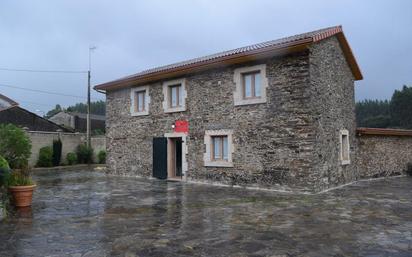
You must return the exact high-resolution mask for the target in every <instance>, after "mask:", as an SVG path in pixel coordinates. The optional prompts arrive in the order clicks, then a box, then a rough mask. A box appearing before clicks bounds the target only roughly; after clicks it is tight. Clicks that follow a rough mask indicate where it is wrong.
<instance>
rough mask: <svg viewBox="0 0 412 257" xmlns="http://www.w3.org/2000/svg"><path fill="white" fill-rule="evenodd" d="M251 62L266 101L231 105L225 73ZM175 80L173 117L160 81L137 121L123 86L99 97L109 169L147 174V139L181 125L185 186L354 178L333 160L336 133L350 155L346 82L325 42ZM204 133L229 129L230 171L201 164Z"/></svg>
mask: <svg viewBox="0 0 412 257" xmlns="http://www.w3.org/2000/svg"><path fill="white" fill-rule="evenodd" d="M260 64H265V65H266V76H267V79H268V87H267V89H266V90H267V91H266V98H267V99H266V103H259V104H251V105H240V106H235V104H234V95H233V94H234V91H235V90H236V85H235V81H234V72H235V70H236V69H237V68H242V67H247V66H251V65H260ZM184 78H185V83H186V93H187V98H186V111H183V112H175V113H165V112H164V110H163V105H162V102H163V100H164V97H163V88H162V82H164V81H160V82H156V83H151V84H149V94H150V106H149V115H147V116H132V115H131V114H130V102H131V100H130V90H131V89H130V88H123V89H118V90H110V91H107V110H106V111H107V128H106V129H107V150H108V155H107V157H108V158H107V163H108V165H109V169H108V170H109V172H111V173H113V174H121V175H137V176H145V177H150V176H151V174H152V161H153V158H152V139H153V137H162V136H164V134H165V133H170V132H172V131H173V129H172V125H173V124H174V123H175V121H176V120H187V121H189V133H188V136H187V142H186V144H187V156H186V159H187V162H188V172H187V180H189V181H206V182H218V183H223V184H228V185H242V186H251V187H263V188H271V189H281V190H296V191H320V190H322V189H325V188H328V187H331V186H336V185H339V184H343V183H346V182H349V181H351V180H354V179H356V178H357V173H356V169H355V165H354V164H353V163H351V164H349V165H345V166H342V165H341V163H340V162H339V154H338V153H339V149H340V145H339V131H340V130H341V129H347V130H348V131H349V132H350V133H349V134H350V135H349V138H350V142H351V159H353V158H354V156H353V153H354V152H355V151H356V147H355V145H356V144H355V133H354V131H355V118H354V78H353V75H352V74H351V72H350V69H349V67H348V66H347V64H346V61H345V57H344V56H343V53H342V50H341V48H340V46H339V43H338V40H337V39H336V38H335V37H331V38H329V39H327V40H324V41H321V42H319V43H316V44H313V45H312V46H311V47H310V48H309V49H307V50H305V51H301V52H299V53H294V54H289V55H285V56H278V57H272V58H268V59H265V60H262V61H259V62H250V63H244V64H241V65H240V64H237V65H232V66H226V67H223V68H219V69H212V70H208V71H205V72H199V73H194V74H191V75H187V76H185V77H184ZM171 79H176V78H171ZM136 86H143V85H136ZM206 130H231V131H233V135H232V137H233V142H232V143H233V145H234V151H233V153H232V159H233V167H206V166H205V165H204V153H205V144H204V136H205V131H206Z"/></svg>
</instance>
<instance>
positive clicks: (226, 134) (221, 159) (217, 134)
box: [204, 130, 234, 167]
mask: <svg viewBox="0 0 412 257" xmlns="http://www.w3.org/2000/svg"><path fill="white" fill-rule="evenodd" d="M205 148H206V149H205V155H204V164H205V166H215V167H233V163H232V152H233V151H234V147H233V144H232V130H206V132H205Z"/></svg>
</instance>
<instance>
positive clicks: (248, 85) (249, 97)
mask: <svg viewBox="0 0 412 257" xmlns="http://www.w3.org/2000/svg"><path fill="white" fill-rule="evenodd" d="M234 81H235V84H236V90H235V92H234V94H233V97H234V103H235V105H246V104H258V103H266V88H267V87H268V80H267V78H266V65H265V64H261V65H255V66H248V67H242V68H238V69H235V72H234Z"/></svg>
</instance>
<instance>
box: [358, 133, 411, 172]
mask: <svg viewBox="0 0 412 257" xmlns="http://www.w3.org/2000/svg"><path fill="white" fill-rule="evenodd" d="M358 147H359V149H358V152H357V155H356V159H357V165H358V168H359V171H360V178H376V177H383V176H393V175H400V174H401V173H404V172H405V170H406V168H407V165H408V163H412V150H411V149H412V137H411V136H391V135H362V136H359V137H358Z"/></svg>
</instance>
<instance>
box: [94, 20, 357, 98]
mask: <svg viewBox="0 0 412 257" xmlns="http://www.w3.org/2000/svg"><path fill="white" fill-rule="evenodd" d="M335 35H336V36H337V38H338V40H339V42H340V44H341V47H342V50H343V52H344V54H345V57H346V59H347V61H348V64H349V66H350V68H351V70H352V72H353V74H354V77H355V79H356V80H361V79H362V73H361V71H360V68H359V66H358V64H357V62H356V60H355V57H354V55H353V53H352V50H351V49H350V46H349V44H348V42H347V40H346V38H345V36H344V34H343V31H342V27H341V26H336V27H330V28H325V29H320V30H315V31H311V32H307V33H303V34H298V35H295V36H291V37H285V38H281V39H277V40H272V41H267V42H263V43H259V44H254V45H250V46H245V47H240V48H236V49H233V50H229V51H225V52H220V53H217V54H212V55H207V56H203V57H199V58H195V59H191V60H187V61H183V62H178V63H174V64H170V65H166V66H161V67H157V68H153V69H148V70H144V71H141V72H139V73H136V74H133V75H130V76H127V77H123V78H120V79H117V80H114V81H110V82H107V83H103V84H100V85H97V86H95V87H94V88H95V89H96V90H112V89H116V88H121V87H125V86H130V85H133V84H136V83H144V82H149V81H154V80H159V79H164V78H170V77H173V76H179V75H183V74H187V73H190V72H196V71H200V70H205V69H208V68H212V67H218V66H223V65H228V64H234V63H241V62H246V61H251V60H256V59H259V58H265V57H268V56H273V55H276V54H285V53H290V52H294V51H300V50H303V49H305V48H306V46H308V45H310V44H312V43H315V42H318V41H321V40H323V39H326V38H329V37H332V36H335Z"/></svg>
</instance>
